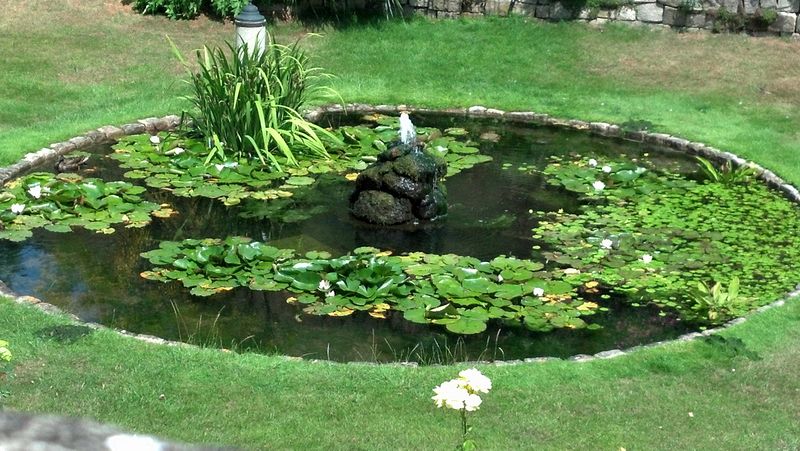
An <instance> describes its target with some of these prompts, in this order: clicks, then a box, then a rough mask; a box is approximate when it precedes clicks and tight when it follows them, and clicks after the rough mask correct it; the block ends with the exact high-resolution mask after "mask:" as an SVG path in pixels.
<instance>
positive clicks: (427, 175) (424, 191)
mask: <svg viewBox="0 0 800 451" xmlns="http://www.w3.org/2000/svg"><path fill="white" fill-rule="evenodd" d="M399 135H400V140H399V141H397V142H396V143H394V145H392V146H391V147H390V148H389V149H388V150H386V151H385V152H383V153H382V154H380V155H379V156H378V161H377V162H376V163H374V164H373V165H371V166H370V167H368V168H367V169H366V170H364V171H363V172H361V174H359V176H358V178H357V179H356V189H355V191H354V192H353V194H352V195H351V196H350V211H351V212H352V213H353V216H355V217H356V218H358V219H361V220H363V221H366V222H369V223H372V224H378V225H397V224H404V223H418V222H419V221H430V220H434V219H436V218H437V217H441V216H443V215H445V214H446V213H447V200H446V190H445V187H444V184H443V183H442V182H441V179H442V177H443V176H444V175H445V174H446V173H447V166H446V164H445V162H444V160H442V159H441V158H438V157H436V156H433V155H431V154H430V153H428V152H427V151H426V150H425V149H423V147H422V145H421V144H420V143H418V142H417V139H416V130H415V129H414V124H412V122H411V119H410V118H409V117H408V114H407V113H402V114H401V115H400V133H399Z"/></svg>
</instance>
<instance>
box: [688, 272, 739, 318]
mask: <svg viewBox="0 0 800 451" xmlns="http://www.w3.org/2000/svg"><path fill="white" fill-rule="evenodd" d="M691 297H692V299H693V300H694V302H695V304H694V305H693V306H691V309H692V310H694V311H695V312H697V314H698V315H701V316H704V317H706V318H707V319H708V321H709V322H711V323H719V322H724V321H727V320H730V319H733V318H736V317H737V316H740V315H743V314H744V313H746V312H747V306H748V302H747V299H745V298H742V297H741V296H739V278H738V277H736V276H733V278H731V281H730V283H729V284H728V289H727V290H724V289H723V288H722V284H721V283H720V282H716V283H715V284H714V285H713V286H709V285H707V284H705V283H704V282H697V286H696V288H695V290H694V291H693V292H692V294H691Z"/></svg>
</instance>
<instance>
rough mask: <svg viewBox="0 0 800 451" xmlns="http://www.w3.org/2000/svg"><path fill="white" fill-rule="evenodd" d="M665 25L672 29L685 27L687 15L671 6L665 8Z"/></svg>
mask: <svg viewBox="0 0 800 451" xmlns="http://www.w3.org/2000/svg"><path fill="white" fill-rule="evenodd" d="M664 25H669V26H671V27H685V26H686V13H684V12H683V11H680V10H678V9H677V8H673V7H671V6H665V7H664Z"/></svg>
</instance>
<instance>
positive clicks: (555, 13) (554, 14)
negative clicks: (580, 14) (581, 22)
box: [550, 2, 575, 20]
mask: <svg viewBox="0 0 800 451" xmlns="http://www.w3.org/2000/svg"><path fill="white" fill-rule="evenodd" d="M574 17H575V12H574V11H573V10H571V9H569V8H567V7H566V6H564V4H563V3H561V2H556V3H553V5H552V6H551V7H550V19H552V20H569V19H572V18H574Z"/></svg>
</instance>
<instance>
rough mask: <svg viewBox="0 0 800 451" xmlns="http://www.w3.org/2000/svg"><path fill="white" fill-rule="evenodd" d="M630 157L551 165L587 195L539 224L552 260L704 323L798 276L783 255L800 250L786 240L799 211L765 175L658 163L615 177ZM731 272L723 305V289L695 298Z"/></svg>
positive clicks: (742, 308)
mask: <svg viewBox="0 0 800 451" xmlns="http://www.w3.org/2000/svg"><path fill="white" fill-rule="evenodd" d="M626 164H629V163H621V162H610V163H608V166H610V167H611V168H612V170H611V171H610V172H608V173H605V172H604V171H602V169H600V167H601V166H603V164H598V166H597V167H595V168H592V167H590V166H589V165H588V164H587V160H586V159H585V158H580V159H578V160H577V161H566V160H560V161H558V162H554V163H553V164H551V165H549V166H548V167H547V168H546V169H545V171H544V172H545V174H547V175H548V176H549V181H550V182H551V183H554V184H558V185H560V186H562V187H564V188H565V189H569V190H572V191H575V192H578V193H581V194H584V195H585V197H584V199H585V202H586V203H585V205H584V207H582V209H581V211H580V212H579V213H577V214H570V213H563V212H557V213H551V214H549V215H548V220H546V221H542V222H541V223H540V224H539V226H538V227H537V228H536V229H535V231H534V233H535V235H534V238H538V239H541V240H543V241H544V243H546V244H547V245H548V250H546V251H545V256H546V257H547V258H548V260H550V261H554V262H556V263H559V264H561V265H565V266H569V267H571V268H574V269H576V270H579V271H581V274H582V276H583V277H586V278H587V279H592V280H594V279H596V280H598V281H600V283H601V284H602V285H603V286H605V287H607V289H609V290H611V291H612V292H617V293H620V294H624V295H626V296H627V297H628V300H629V302H631V303H633V304H636V305H638V304H646V303H655V304H657V305H659V306H661V307H663V308H664V309H667V310H673V311H677V312H678V313H679V314H680V315H681V316H682V317H683V318H684V319H687V320H690V321H694V322H698V323H700V324H719V323H722V322H725V321H726V320H727V319H729V318H730V317H731V316H732V315H739V314H741V313H744V312H746V311H748V310H750V309H752V308H755V307H757V306H760V305H764V304H767V303H769V302H772V301H774V300H775V299H777V298H779V297H780V296H782V295H783V294H784V293H786V292H787V291H789V290H791V288H792V287H793V286H794V284H795V283H796V280H797V279H798V278H800V274H798V273H797V271H793V270H790V269H789V268H787V267H786V264H785V262H787V261H796V260H797V259H800V249H796V248H795V247H793V246H788V245H787V243H791V242H793V240H794V235H795V231H796V230H797V229H798V228H800V215H799V214H798V212H797V209H796V207H795V206H794V205H793V204H792V203H790V202H789V201H787V200H786V199H784V198H782V197H781V196H779V195H777V194H775V193H773V192H770V191H769V190H768V189H767V188H766V187H764V186H763V185H761V184H732V185H725V184H722V183H705V184H703V183H697V182H694V181H691V180H687V179H684V178H682V177H680V176H678V175H677V174H675V173H670V172H662V171H655V170H652V169H648V170H646V171H644V172H642V171H639V172H640V175H639V177H637V178H634V179H631V180H630V181H628V182H627V183H619V180H618V179H619V177H618V174H619V172H620V171H621V170H623V171H629V169H621V170H620V169H618V168H625V167H626ZM633 172H634V173H635V172H637V171H636V170H634V171H633ZM626 174H628V172H626ZM592 178H597V179H599V180H603V181H605V184H606V187H605V189H603V190H602V191H599V192H597V191H590V190H591V187H590V185H589V183H590V180H592ZM625 178H628V176H626V177H625ZM764 224H769V231H768V232H767V231H765V229H764ZM603 240H608V241H609V242H611V243H613V244H612V246H611V248H604V247H603V246H602V241H603ZM645 256H648V257H649V259H648V260H650V259H651V260H650V261H645ZM733 275H738V278H739V279H741V286H740V287H739V288H738V290H734V291H736V294H737V296H732V297H730V298H731V299H725V301H729V302H728V305H727V306H724V305H722V304H720V305H717V304H715V302H716V301H719V302H722V300H720V298H719V296H721V295H722V293H724V292H722V291H721V288H720V289H718V293H719V296H718V297H717V298H713V295H711V296H712V299H711V300H710V301H708V302H703V303H701V305H703V306H704V307H702V308H697V307H696V306H697V305H698V303H699V301H698V300H697V298H696V296H695V295H694V294H695V292H696V289H697V286H698V283H703V282H705V281H707V280H717V281H719V280H730V279H731V277H732V276H733ZM712 288H713V287H712ZM712 288H709V292H711V289H712ZM729 292H730V289H729ZM708 306H711V307H708ZM711 310H713V311H714V312H715V313H712V314H709V311H711Z"/></svg>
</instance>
